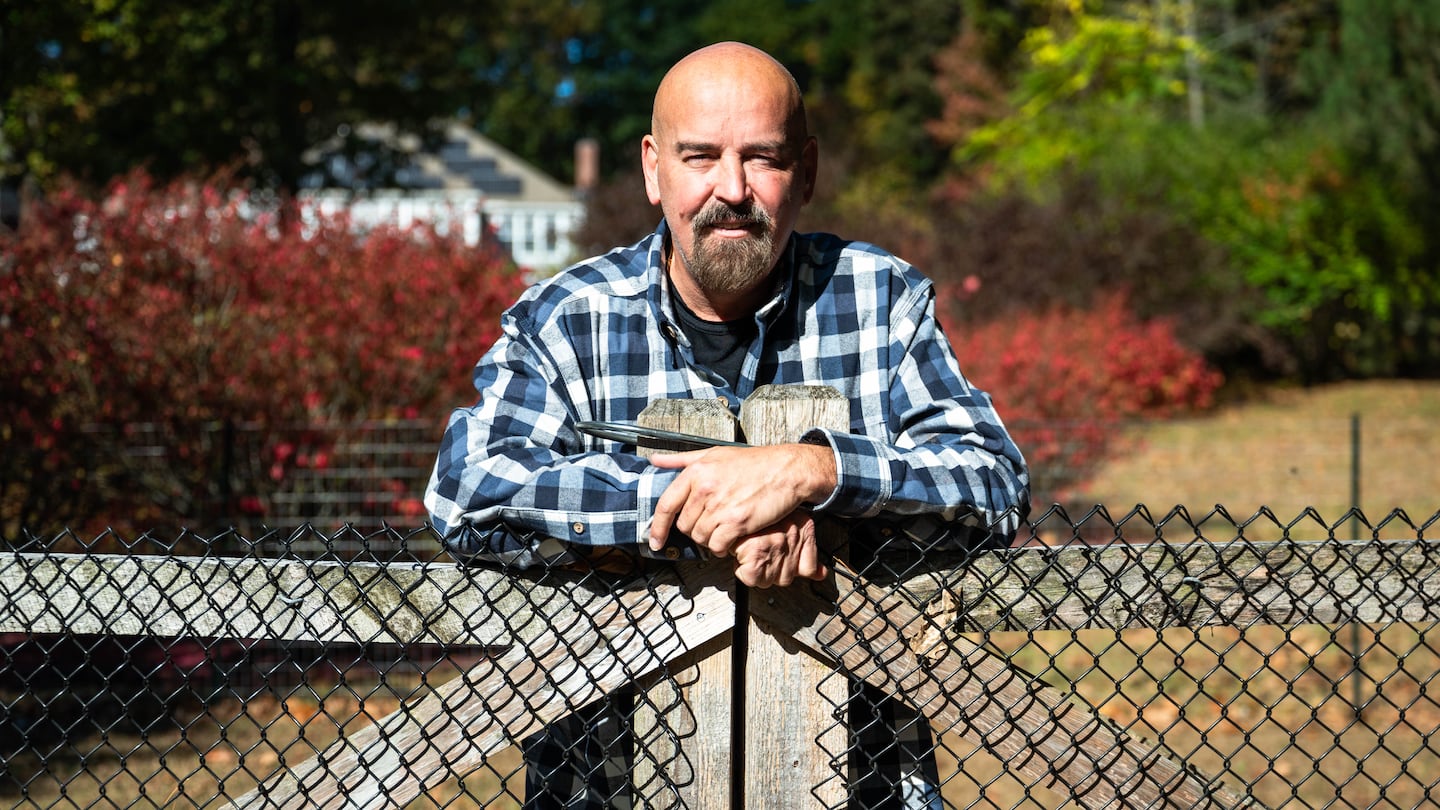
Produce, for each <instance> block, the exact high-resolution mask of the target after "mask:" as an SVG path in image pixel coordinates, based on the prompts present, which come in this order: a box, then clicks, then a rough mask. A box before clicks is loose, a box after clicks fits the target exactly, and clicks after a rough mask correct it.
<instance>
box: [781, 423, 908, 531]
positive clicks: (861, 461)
mask: <svg viewBox="0 0 1440 810" xmlns="http://www.w3.org/2000/svg"><path fill="white" fill-rule="evenodd" d="M800 441H801V442H803V443H805V444H825V445H829V446H830V450H831V452H833V453H834V454H835V491H834V492H832V493H830V497H829V498H826V499H825V500H824V501H823V502H821V503H819V504H817V505H816V506H815V507H814V509H815V511H817V512H825V513H827V514H832V515H837V516H839V517H855V518H864V517H873V516H874V515H877V514H879V513H880V511H881V510H882V509H884V507H885V504H887V503H889V502H890V496H891V493H892V492H893V490H894V486H893V481H894V476H893V475H892V473H891V470H890V465H889V463H887V462H886V461H885V459H884V458H883V457H882V456H881V454H880V450H879V448H878V447H877V446H876V444H875V442H873V441H871V440H870V439H868V438H866V437H864V436H858V435H855V434H853V433H841V432H838V431H834V430H830V429H828V428H811V429H810V430H808V431H806V432H805V435H803V436H801V437H800Z"/></svg>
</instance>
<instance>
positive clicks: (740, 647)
mask: <svg viewBox="0 0 1440 810" xmlns="http://www.w3.org/2000/svg"><path fill="white" fill-rule="evenodd" d="M740 424H741V427H742V428H743V429H744V431H745V438H746V441H748V442H749V443H751V444H782V443H786V442H793V441H796V440H797V439H799V438H800V436H801V435H802V434H803V433H804V432H805V431H807V430H809V429H811V428H815V427H824V428H833V429H836V430H842V431H846V430H849V427H850V403H849V401H848V400H846V399H845V397H844V396H843V395H842V394H841V393H840V392H839V391H836V390H835V389H834V388H830V387H828V386H823V387H822V386H803V385H786V386H775V385H767V386H763V387H761V388H759V389H757V390H756V391H755V393H754V394H752V395H751V396H750V398H749V399H747V400H745V403H744V404H743V405H742V406H741V409H740ZM818 528H819V529H820V531H822V532H830V533H831V534H832V536H829V537H827V536H823V535H822V536H821V537H820V538H819V539H820V541H821V545H822V547H823V548H826V549H829V550H835V549H838V548H839V547H840V546H842V545H843V540H844V538H843V532H840V530H838V529H837V527H835V526H834V525H833V524H828V525H827V524H823V523H822V525H821V526H820V527H818ZM837 532H840V534H841V536H835V533H837ZM815 585H816V583H812V582H809V581H802V582H797V583H795V584H793V585H791V586H789V587H790V588H803V589H809V588H812V587H814V586H815ZM747 590H748V589H746V588H745V587H744V586H740V585H738V584H737V593H736V604H737V611H736V614H737V615H736V617H735V633H736V636H737V638H736V640H735V645H734V650H735V655H736V656H737V658H738V659H739V660H738V662H737V663H738V664H739V665H740V666H742V667H743V671H744V676H745V677H744V692H745V694H744V700H745V706H746V711H745V712H744V723H745V736H744V747H743V757H744V767H743V769H741V772H740V777H741V779H742V784H743V785H744V790H745V799H744V801H745V806H746V807H817V806H823V807H838V806H840V805H841V804H843V803H844V801H845V780H844V779H843V778H837V768H838V772H839V775H841V776H843V774H844V772H845V770H844V769H845V751H846V747H847V740H846V737H847V733H846V728H847V726H846V722H845V720H846V718H845V711H844V710H845V706H846V705H847V704H848V701H849V694H848V692H849V688H848V685H847V681H846V679H845V678H843V677H841V676H840V675H839V674H838V673H836V672H835V671H834V669H833V668H832V666H831V665H830V664H827V663H824V662H822V661H821V660H820V659H818V658H815V657H814V656H813V655H811V654H810V653H809V652H808V651H807V650H805V649H804V648H802V647H800V646H799V645H797V644H795V643H794V641H793V640H792V639H790V638H788V637H786V636H782V635H776V634H774V633H773V630H772V629H771V628H770V627H769V626H767V625H764V624H763V623H758V622H756V621H755V620H754V619H752V618H751V617H750V613H749V602H750V600H755V599H761V600H765V599H770V598H772V597H770V596H768V595H767V594H768V593H769V591H768V589H767V590H755V591H750V592H748V593H747ZM742 641H743V643H742ZM837 711H838V715H839V716H838V717H837V716H836V714H837Z"/></svg>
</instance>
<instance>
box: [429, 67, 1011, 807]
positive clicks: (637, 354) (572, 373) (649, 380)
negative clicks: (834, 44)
mask: <svg viewBox="0 0 1440 810" xmlns="http://www.w3.org/2000/svg"><path fill="white" fill-rule="evenodd" d="M641 161H642V167H643V169H644V174H645V187H646V192H647V194H648V195H649V198H650V201H651V202H652V203H653V204H657V205H659V206H660V208H661V211H662V213H663V221H662V222H661V224H660V225H659V227H658V228H657V230H656V232H655V233H654V234H652V235H651V236H649V237H647V238H646V239H644V240H642V241H640V242H639V243H637V244H635V245H631V246H629V247H626V248H618V249H616V250H614V251H611V252H610V253H608V254H606V255H604V256H600V257H596V258H594V259H591V260H589V261H586V262H582V263H581V264H578V265H576V266H574V267H572V268H570V269H569V270H567V271H565V272H563V273H561V274H559V275H558V276H556V277H554V278H553V279H551V280H549V281H547V282H546V283H543V284H541V285H538V286H537V287H535V288H532V289H531V290H529V291H528V292H527V293H526V294H525V295H524V296H522V298H521V300H520V301H519V302H518V303H517V304H516V305H515V306H514V307H512V308H511V309H510V310H509V311H508V312H507V313H506V314H505V316H504V318H503V327H504V334H503V336H502V337H501V339H500V340H499V341H498V342H497V343H496V345H495V346H494V347H493V348H492V349H491V350H490V351H489V352H488V353H487V354H486V355H485V357H484V358H483V359H482V360H481V362H480V364H479V366H478V367H477V369H476V372H475V381H476V387H477V388H478V389H479V391H480V401H479V402H478V403H477V404H476V405H475V406H473V407H470V408H464V409H461V410H459V411H457V412H456V413H455V415H454V416H453V417H452V419H451V422H450V425H449V428H448V429H447V431H446V435H445V439H444V442H443V444H442V447H441V450H440V457H439V460H438V461H437V464H436V469H435V475H434V478H433V479H432V481H431V485H430V489H429V492H428V493H427V497H426V503H427V505H428V507H429V508H430V510H431V513H432V515H433V517H434V520H435V523H436V525H437V527H439V528H441V529H442V530H443V531H445V532H446V533H447V536H449V537H452V538H462V539H452V541H451V543H450V547H451V550H452V551H453V552H455V553H456V554H457V555H459V556H462V557H466V558H472V557H481V558H486V559H490V560H496V561H500V562H505V563H508V564H513V565H520V566H528V565H535V564H540V563H549V562H553V561H555V560H570V559H572V555H574V554H575V553H576V552H580V553H581V555H582V556H585V555H587V553H588V552H589V551H592V550H594V549H615V548H618V549H624V550H628V551H632V552H633V553H635V554H638V555H641V556H647V557H660V558H670V559H676V558H696V557H704V556H716V557H727V556H728V557H733V558H734V564H735V576H736V577H737V578H738V579H739V580H740V581H742V582H744V583H746V584H749V585H752V586H756V587H762V588H763V587H769V586H785V585H789V584H790V583H792V582H793V581H794V580H796V579H797V578H810V579H820V578H823V577H824V576H825V574H826V571H825V566H824V564H823V562H822V560H821V557H820V555H819V554H818V553H817V549H816V547H815V532H814V522H813V520H814V517H813V515H815V514H823V515H831V516H836V517H841V518H850V519H855V520H856V521H859V522H857V523H856V524H855V525H856V526H857V527H859V526H875V525H879V523H882V522H883V523H886V524H887V525H894V526H898V527H900V528H901V529H902V531H903V533H904V535H906V537H907V540H908V541H909V542H912V543H915V544H919V545H921V546H922V547H925V548H932V547H973V546H974V545H975V544H976V543H977V542H994V541H995V540H996V539H1001V540H1003V538H1004V537H1006V536H1008V535H1011V534H1013V533H1014V531H1015V530H1016V528H1017V526H1018V525H1019V522H1020V521H1021V520H1022V519H1023V515H1024V510H1025V508H1026V504H1027V498H1028V495H1027V489H1026V488H1027V483H1028V479H1027V473H1026V470H1025V465H1024V461H1023V459H1022V457H1021V455H1020V453H1019V451H1018V450H1017V449H1016V448H1015V445H1014V443H1013V442H1012V441H1011V440H1010V438H1009V436H1008V435H1007V433H1006V431H1005V429H1004V427H1003V425H1002V424H1001V422H1000V419H999V417H998V416H997V415H996V413H995V411H994V410H993V408H992V407H991V405H990V400H989V397H988V396H987V395H986V394H984V393H983V392H981V391H979V390H977V389H974V388H973V387H971V386H970V385H969V383H968V382H967V381H966V380H965V379H964V377H963V376H962V375H961V373H960V369H959V366H958V364H957V363H956V361H955V358H954V355H953V352H952V351H951V349H950V347H949V344H948V343H947V342H946V340H945V338H944V335H943V334H942V333H941V332H940V330H939V327H938V325H937V323H936V321H935V318H934V295H933V290H932V287H931V285H930V283H929V281H928V280H926V279H925V278H924V277H923V276H921V275H920V274H919V273H918V272H917V271H916V270H915V269H914V268H912V267H910V266H909V265H908V264H906V263H905V262H903V261H901V260H900V259H898V258H896V257H894V256H892V255H890V254H888V253H886V252H884V251H882V250H880V249H878V248H876V247H874V246H871V245H865V244H860V243H849V242H845V241H843V240H841V239H838V238H836V237H833V236H830V235H826V234H796V233H795V224H796V219H797V217H798V215H799V213H800V209H801V208H802V207H803V206H804V205H805V204H806V203H807V202H809V200H810V197H811V194H812V193H813V191H814V187H815V175H816V165H817V161H818V147H817V144H816V141H815V139H814V138H813V137H812V136H811V135H810V134H809V133H808V131H807V127H806V122H805V113H804V105H803V103H802V101H801V96H800V90H799V87H798V86H797V84H796V82H795V80H794V78H793V77H792V76H791V75H790V73H789V72H788V71H787V70H786V69H785V68H784V67H783V66H781V65H780V64H779V63H778V62H776V61H775V60H774V59H773V58H771V57H770V56H769V55H767V54H765V53H764V52H762V51H759V50H756V49H754V48H751V47H749V46H746V45H741V44H739V43H721V44H717V45H712V46H710V47H707V48H703V49H701V50H699V51H696V52H695V53H693V54H691V55H689V56H687V57H686V58H685V59H683V60H681V61H680V62H679V63H677V64H676V65H675V66H674V67H673V68H672V69H671V70H670V72H669V73H668V74H667V75H666V76H665V78H664V80H663V81H662V82H661V84H660V87H659V89H658V90H657V91H656V94H655V105H654V110H653V117H652V131H651V133H650V134H649V135H647V136H646V137H645V138H644V140H643V142H642V144H641ZM767 383H777V384H809V385H830V386H833V387H835V388H837V389H839V390H840V391H841V392H842V393H843V394H844V395H845V396H846V397H847V398H848V399H849V401H850V413H851V425H850V431H849V432H848V433H844V432H838V431H830V430H818V429H817V430H811V431H809V432H808V433H807V434H806V435H805V436H803V437H802V439H801V440H800V441H799V442H797V443H794V444H786V445H776V446H768V447H751V448H731V447H726V448H712V449H708V450H702V451H696V452H688V453H678V454H671V455H662V456H656V457H654V458H652V459H651V460H650V461H646V460H644V459H642V458H640V457H639V456H638V455H636V454H635V449H634V448H633V447H629V446H620V445H617V444H615V443H613V442H609V441H604V440H600V439H595V438H590V437H587V436H584V435H582V434H581V433H580V432H578V431H577V429H576V427H575V424H576V422H577V421H581V420H610V421H631V420H634V419H635V418H636V417H637V416H638V414H639V413H640V411H641V410H642V409H643V408H644V407H645V406H646V405H647V404H648V403H649V402H650V401H651V400H655V399H661V398H694V399H714V398H717V397H723V398H725V400H726V401H727V402H728V403H729V404H730V406H731V407H732V408H733V409H736V410H738V407H739V404H740V403H741V402H742V401H743V400H744V398H745V397H747V396H749V395H750V393H751V392H752V391H754V390H755V388H756V387H757V386H759V385H763V384H767ZM466 524H470V525H474V526H477V527H487V528H488V529H489V531H487V532H485V533H484V534H483V535H481V534H476V533H474V532H469V533H457V532H455V531H454V530H455V529H456V528H457V527H461V526H464V525H466ZM878 535H879V532H876V536H878ZM481 537H483V538H484V539H483V540H482V539H479V538H481ZM531 537H544V538H550V539H548V540H543V541H534V540H529V539H527V538H531ZM463 538H468V540H467V539H463ZM987 538H988V540H987ZM557 541H558V542H557ZM869 699H870V701H871V702H872V703H873V702H874V701H875V700H876V698H875V697H874V696H873V695H872V696H870V698H869ZM873 708H874V707H873V706H872V709H873ZM883 708H884V710H885V711H884V712H882V713H883V714H887V715H899V714H901V713H902V712H900V711H897V710H899V709H903V707H899V706H898V705H895V704H889V705H887V706H885V707H883ZM607 718H610V716H609V715H604V714H603V713H601V714H596V715H592V716H590V717H589V719H588V722H589V723H590V724H591V725H590V728H589V730H588V731H585V732H583V733H581V732H579V731H578V730H577V729H575V728H573V727H572V728H570V729H569V730H568V732H567V731H566V730H565V729H564V728H563V726H564V725H565V724H563V723H562V724H557V727H556V728H555V729H552V730H551V737H550V739H551V740H552V741H553V743H554V744H552V745H547V744H545V743H544V741H543V740H542V741H537V742H532V744H531V745H529V746H528V750H527V758H528V759H529V760H530V762H531V769H530V774H529V781H528V783H527V792H529V793H530V794H531V795H530V798H529V799H528V800H527V804H530V805H532V806H575V805H574V804H573V801H575V800H577V798H578V799H579V800H580V801H582V802H583V801H587V799H584V798H580V797H577V796H574V795H571V794H572V793H576V792H581V791H585V790H589V791H591V792H592V793H594V794H597V795H594V796H592V797H590V799H588V800H589V801H593V802H594V803H598V804H603V803H605V802H609V801H612V800H613V797H611V796H607V795H605V792H606V791H607V790H609V789H610V788H611V787H612V786H611V785H610V781H607V779H606V778H605V777H604V775H597V774H595V773H591V772H587V770H586V769H587V768H589V767H590V764H576V763H570V764H569V766H567V765H564V764H562V763H559V762H556V761H555V760H556V759H557V757H556V756H555V751H556V750H558V747H559V746H562V745H563V746H566V754H565V755H564V756H562V757H558V758H559V759H571V760H578V759H584V758H585V757H584V756H582V754H581V749H582V748H586V747H587V745H589V743H593V742H595V740H596V739H598V738H600V737H607V738H608V739H609V740H611V741H615V740H619V739H620V736H619V735H618V734H617V733H616V732H615V731H614V730H613V728H612V729H611V730H609V731H606V730H605V729H602V728H600V727H601V726H603V725H605V723H607V722H609V719H607ZM888 719H890V720H891V721H892V722H890V723H889V724H887V725H886V726H885V731H884V733H881V734H878V735H877V734H875V733H873V732H871V733H869V734H866V733H861V734H860V736H861V737H862V738H863V739H862V741H861V743H860V747H858V748H857V749H856V752H852V764H854V765H856V766H857V769H858V770H859V771H861V772H863V773H864V774H865V775H866V780H867V782H866V784H865V785H859V786H856V785H852V788H854V789H855V796H856V803H857V804H862V805H864V806H882V805H885V806H895V805H898V804H903V805H905V806H926V805H927V804H930V803H932V802H933V801H935V799H936V798H937V796H938V794H937V793H936V790H935V787H934V786H935V775H934V765H933V761H930V760H929V759H928V754H927V753H926V752H917V751H909V750H899V749H901V748H904V746H903V745H899V746H898V747H897V742H896V740H897V735H898V736H899V737H900V738H901V741H902V742H910V743H915V744H917V745H922V746H923V745H924V744H926V743H928V734H927V733H926V732H925V731H924V727H923V724H919V723H917V722H915V721H914V720H913V716H912V718H911V720H910V721H908V722H900V723H899V725H897V724H896V723H897V722H899V721H897V720H896V718H895V717H890V718H888ZM572 725H573V724H572ZM871 725H873V724H871ZM902 725H903V726H904V727H905V728H903V729H902V728H901V726H902ZM567 734H568V735H569V736H568V737H567V736H566V735H567ZM887 737H888V740H887ZM870 738H875V739H870ZM587 741H588V742H587ZM877 745H878V746H879V748H881V749H884V750H881V751H879V752H878V753H876V752H875V751H874V750H873V749H874V748H875V747H876V746H877ZM590 747H592V748H598V749H600V750H601V751H602V753H601V754H600V756H601V757H602V758H603V757H607V756H610V754H609V753H604V749H605V745H603V744H600V745H598V746H590ZM857 756H858V757H861V761H857V760H856V757H857ZM865 757H870V758H868V759H866V758H865ZM565 767H570V770H571V773H570V775H569V776H568V777H565V776H562V775H560V774H559V770H561V769H564V768H565ZM596 767H599V766H596ZM542 770H545V772H543V773H540V772H539V771H542ZM614 775H617V774H612V776H614ZM618 775H623V774H618ZM567 780H568V781H567ZM562 783H563V784H562ZM577 783H582V784H580V785H578V786H577ZM583 783H588V784H583ZM547 793H548V794H549V799H548V800H547V799H542V798H541V795H542V794H547ZM567 803H569V804H567Z"/></svg>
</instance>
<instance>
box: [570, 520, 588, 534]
mask: <svg viewBox="0 0 1440 810" xmlns="http://www.w3.org/2000/svg"><path fill="white" fill-rule="evenodd" d="M570 528H571V529H572V530H573V531H574V532H575V533H576V534H584V533H585V524H584V523H581V522H580V521H578V520H577V521H575V523H573V524H572V525H571V526H570Z"/></svg>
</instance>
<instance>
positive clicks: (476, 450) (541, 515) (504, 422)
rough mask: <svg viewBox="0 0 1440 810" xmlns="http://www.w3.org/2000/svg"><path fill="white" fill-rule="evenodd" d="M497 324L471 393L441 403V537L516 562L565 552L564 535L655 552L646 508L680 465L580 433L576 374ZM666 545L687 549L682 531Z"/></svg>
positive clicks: (513, 326)
mask: <svg viewBox="0 0 1440 810" xmlns="http://www.w3.org/2000/svg"><path fill="white" fill-rule="evenodd" d="M502 330H503V332H502V336H501V338H500V339H499V341H497V342H496V344H495V346H494V347H492V348H491V350H490V351H489V352H487V353H486V355H485V357H484V358H482V359H481V361H480V363H479V364H478V365H477V366H476V370H475V387H476V389H477V390H478V391H479V393H480V399H479V401H478V402H477V403H476V404H475V405H473V406H471V407H467V408H460V409H458V410H456V411H455V412H454V413H453V414H452V415H451V417H450V420H449V423H448V425H447V427H446V430H445V435H444V438H443V439H442V440H441V445H440V452H439V456H438V458H437V459H436V463H435V470H434V473H433V474H432V476H431V480H430V484H429V487H428V488H427V490H426V495H425V504H426V507H427V508H428V509H429V510H430V514H431V517H432V520H433V521H434V524H435V526H436V528H437V529H439V530H440V531H441V532H443V533H444V535H445V537H446V538H447V542H446V545H447V548H449V550H450V551H451V552H452V553H455V554H456V555H457V556H461V557H466V558H470V557H479V558H482V559H492V560H496V561H500V562H506V563H512V564H516V565H521V566H523V565H527V564H534V563H536V562H539V561H541V560H544V559H555V558H557V557H559V558H563V557H565V556H567V555H568V552H567V551H566V550H565V547H566V544H568V545H576V546H607V547H619V548H623V549H626V550H629V551H633V552H635V553H638V554H642V555H652V554H654V553H653V552H651V551H650V549H649V547H648V545H647V544H646V542H645V539H646V537H647V536H648V531H649V523H650V516H651V515H652V514H653V512H654V506H655V504H656V502H658V500H659V497H660V493H662V492H663V491H664V489H665V486H666V484H668V483H669V481H670V480H672V479H673V478H674V477H675V476H676V475H678V474H679V473H678V471H675V470H662V469H659V468H656V467H652V466H650V465H649V464H648V463H646V462H645V460H644V459H642V458H640V457H639V456H637V455H635V454H633V453H626V452H617V451H616V449H617V446H616V445H614V444H613V443H608V442H604V441H603V440H599V439H595V438H593V437H588V436H583V435H581V434H579V433H578V431H576V430H575V428H574V424H575V421H576V420H577V419H586V418H594V417H593V415H592V414H590V413H589V412H588V411H589V408H590V407H591V406H590V405H589V404H588V402H586V401H581V400H583V399H584V398H583V397H575V396H573V392H572V391H571V390H570V388H569V387H570V386H571V385H574V384H575V383H576V381H577V380H579V379H581V375H579V374H578V373H577V370H576V369H574V368H571V367H570V366H571V365H572V364H570V363H567V362H566V361H565V359H564V358H563V357H558V358H557V356H556V355H555V354H553V353H552V350H551V349H547V348H546V345H547V341H546V340H545V339H544V338H543V336H541V335H539V334H538V333H537V331H536V330H533V329H531V328H530V327H529V326H526V325H524V324H523V323H522V321H521V320H520V319H519V318H517V317H516V316H515V315H513V314H512V313H507V314H506V316H505V317H504V318H502ZM548 345H549V346H551V347H554V348H558V347H560V346H561V345H562V342H560V341H553V340H552V341H548ZM477 530H483V531H479V532H477ZM457 538H460V539H457ZM557 540H558V541H561V542H560V543H556V542H555V541H557ZM667 549H675V550H672V551H669V553H668V554H665V553H664V552H665V551H666V550H662V552H661V554H663V555H664V556H666V557H668V558H672V559H675V558H680V557H693V556H697V553H696V549H695V547H694V546H693V544H690V543H688V542H680V543H672V544H670V545H667ZM677 552H678V553H677Z"/></svg>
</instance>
